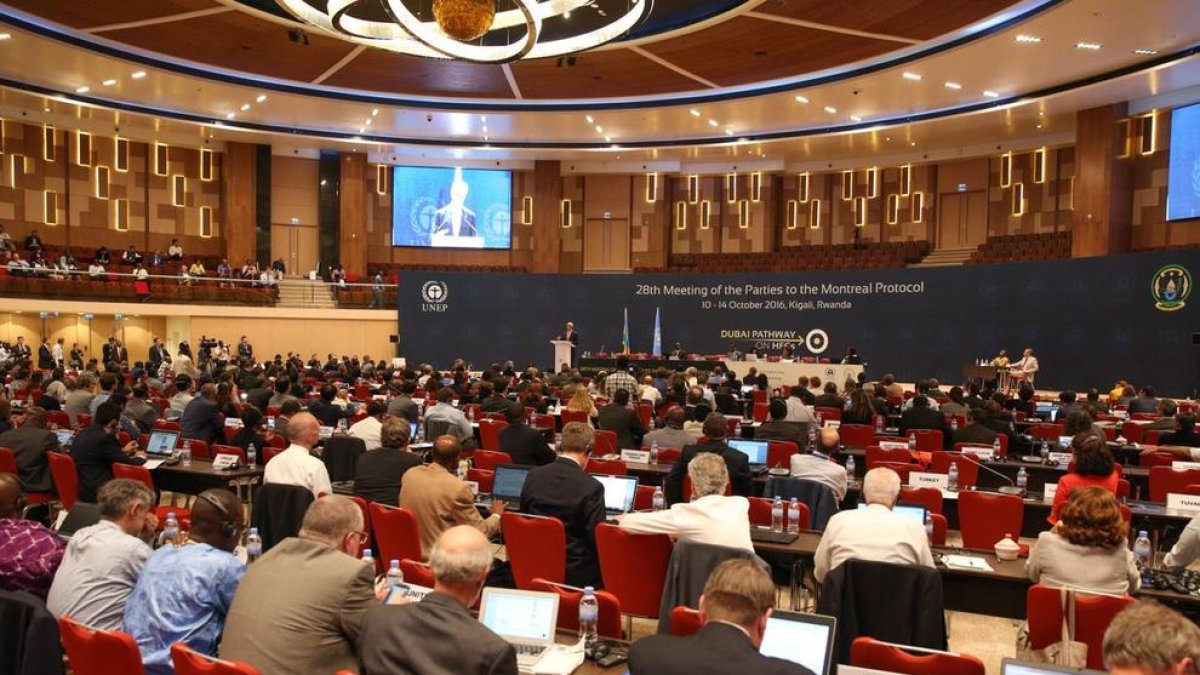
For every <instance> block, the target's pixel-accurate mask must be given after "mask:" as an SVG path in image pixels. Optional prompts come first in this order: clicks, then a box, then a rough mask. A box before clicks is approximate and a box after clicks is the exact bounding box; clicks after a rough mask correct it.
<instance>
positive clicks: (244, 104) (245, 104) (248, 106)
mask: <svg viewBox="0 0 1200 675" xmlns="http://www.w3.org/2000/svg"><path fill="white" fill-rule="evenodd" d="M249 109H250V104H249V103H243V104H242V112H246V111H247V110H249Z"/></svg>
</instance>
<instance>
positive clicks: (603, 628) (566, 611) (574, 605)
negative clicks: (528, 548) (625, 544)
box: [529, 578, 625, 640]
mask: <svg viewBox="0 0 1200 675" xmlns="http://www.w3.org/2000/svg"><path fill="white" fill-rule="evenodd" d="M529 587H530V588H529V590H532V591H541V592H543V593H554V594H556V595H558V623H557V625H558V629H559V630H563V631H568V632H572V633H578V632H579V600H580V598H582V597H583V591H582V590H581V589H577V588H573V587H571V586H564V585H563V584H556V583H554V582H552V581H546V580H545V579H541V578H538V579H533V580H532V581H530V582H529ZM595 596H596V604H597V605H598V609H599V610H600V616H599V619H598V620H597V622H596V633H598V634H599V635H600V637H602V638H611V639H613V640H620V639H622V637H624V634H625V632H624V631H623V630H621V602H620V601H619V600H617V596H615V595H613V594H612V593H609V592H608V591H596V593H595Z"/></svg>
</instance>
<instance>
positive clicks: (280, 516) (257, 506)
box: [251, 483, 313, 553]
mask: <svg viewBox="0 0 1200 675" xmlns="http://www.w3.org/2000/svg"><path fill="white" fill-rule="evenodd" d="M312 503H313V493H312V491H311V490H309V489H308V488H305V487H300V486H299V485H285V484H283V483H267V484H265V485H263V486H261V487H259V488H258V489H257V490H255V491H254V508H253V509H252V510H251V513H252V519H251V520H252V522H251V524H252V525H253V526H254V527H257V528H258V534H259V536H261V537H262V540H263V552H264V553H265V552H266V551H269V550H271V547H273V546H275V544H278V543H279V542H281V541H283V540H284V539H287V538H288V537H294V536H296V535H297V534H299V533H300V523H302V522H303V521H304V514H305V512H306V511H308V507H309V505H310V504H312Z"/></svg>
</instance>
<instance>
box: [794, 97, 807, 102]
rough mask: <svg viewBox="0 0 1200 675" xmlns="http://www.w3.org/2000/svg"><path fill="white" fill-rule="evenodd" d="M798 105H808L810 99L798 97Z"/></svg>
mask: <svg viewBox="0 0 1200 675" xmlns="http://www.w3.org/2000/svg"><path fill="white" fill-rule="evenodd" d="M796 103H808V98H807V97H805V96H797V97H796Z"/></svg>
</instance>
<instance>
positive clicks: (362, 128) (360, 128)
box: [358, 127, 367, 134]
mask: <svg viewBox="0 0 1200 675" xmlns="http://www.w3.org/2000/svg"><path fill="white" fill-rule="evenodd" d="M366 130H367V129H366V128H365V127H359V128H358V133H360V134H361V133H363V132H365V131H366Z"/></svg>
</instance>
